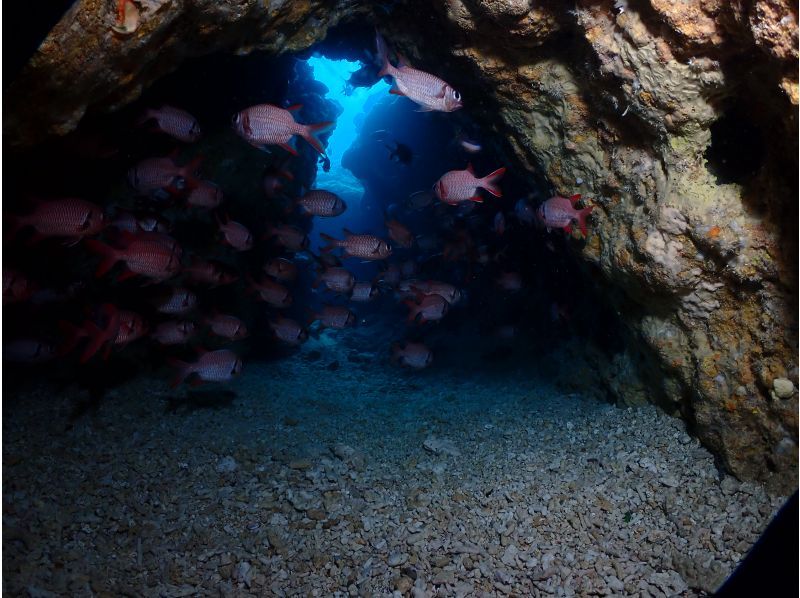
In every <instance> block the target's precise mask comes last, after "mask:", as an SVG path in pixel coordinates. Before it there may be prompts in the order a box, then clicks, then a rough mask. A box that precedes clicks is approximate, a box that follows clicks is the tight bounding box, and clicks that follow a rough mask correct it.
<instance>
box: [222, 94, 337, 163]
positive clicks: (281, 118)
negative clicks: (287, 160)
mask: <svg viewBox="0 0 800 598" xmlns="http://www.w3.org/2000/svg"><path fill="white" fill-rule="evenodd" d="M300 108H302V105H300V104H297V105H295V106H290V107H289V108H287V109H284V108H279V107H278V106H273V105H271V104H259V105H257V106H251V107H250V108H247V109H245V110H242V111H241V112H239V113H238V114H236V115H235V116H234V117H233V128H234V130H235V131H236V132H237V133H238V134H239V135H240V136H241V137H242V138H244V139H245V140H246V141H247V142H248V143H250V144H251V145H253V146H255V147H257V148H259V149H260V148H262V147H263V146H265V145H279V146H281V147H282V148H283V149H285V150H286V151H287V152H289V153H290V154H293V155H295V156H296V155H297V151H296V150H295V149H294V148H293V147H292V146H291V145H289V141H290V140H291V138H292V137H294V136H295V135H300V137H302V138H303V139H305V140H306V141H307V142H308V143H309V144H311V146H312V147H313V148H314V149H315V150H317V151H318V152H319V153H320V154H324V153H325V151H324V150H323V148H322V144H321V143H320V142H319V140H318V139H317V138H316V137H314V132H315V131H320V130H321V129H327V128H328V127H330V126H331V125H332V124H333V123H332V122H322V123H316V124H313V125H301V124H300V123H298V122H295V120H294V117H292V113H291V111H293V110H299V109H300Z"/></svg>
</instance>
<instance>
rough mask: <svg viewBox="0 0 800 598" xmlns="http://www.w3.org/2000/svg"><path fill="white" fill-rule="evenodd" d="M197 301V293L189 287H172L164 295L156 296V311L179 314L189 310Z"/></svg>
mask: <svg viewBox="0 0 800 598" xmlns="http://www.w3.org/2000/svg"><path fill="white" fill-rule="evenodd" d="M196 303H197V295H195V294H194V293H192V292H191V291H190V290H189V289H184V288H180V287H178V288H174V289H171V290H170V292H169V294H168V295H166V296H164V297H159V298H157V301H156V302H155V306H156V311H157V312H158V313H162V314H170V315H180V314H185V313H186V312H188V311H190V310H191V309H192V308H193V307H194V306H195V304H196Z"/></svg>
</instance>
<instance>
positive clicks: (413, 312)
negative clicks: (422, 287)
mask: <svg viewBox="0 0 800 598" xmlns="http://www.w3.org/2000/svg"><path fill="white" fill-rule="evenodd" d="M403 305H405V306H406V307H407V308H408V309H409V312H408V318H407V320H408V321H409V322H413V321H415V320H416V319H417V314H419V305H417V304H416V303H414V301H413V300H412V299H405V300H403Z"/></svg>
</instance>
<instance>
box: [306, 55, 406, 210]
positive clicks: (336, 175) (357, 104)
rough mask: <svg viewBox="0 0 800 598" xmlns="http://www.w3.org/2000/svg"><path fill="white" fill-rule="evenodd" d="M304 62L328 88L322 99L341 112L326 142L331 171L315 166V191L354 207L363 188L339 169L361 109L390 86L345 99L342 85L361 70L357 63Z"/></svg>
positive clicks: (359, 91) (375, 87)
mask: <svg viewBox="0 0 800 598" xmlns="http://www.w3.org/2000/svg"><path fill="white" fill-rule="evenodd" d="M306 62H307V64H308V65H309V66H310V67H311V68H312V69H313V72H314V79H316V80H317V81H319V82H320V83H322V84H323V85H325V87H327V88H328V90H329V91H328V93H327V94H326V95H325V97H326V98H327V99H329V100H333V101H335V102H337V103H338V104H339V105H340V106H341V107H342V108H343V110H344V111H343V112H342V113H341V114H340V115H339V117H338V118H337V119H336V128H335V129H334V130H333V134H332V135H331V136H330V138H329V139H328V147H327V150H326V152H327V154H328V157H329V158H330V160H331V170H330V172H325V171H324V170H322V165H321V164H320V165H318V167H317V182H316V185H315V187H316V188H318V189H326V190H328V191H332V192H333V193H336V194H337V195H339V197H341V198H342V199H344V200H345V202H346V203H347V205H348V206H357V205H358V204H359V202H360V201H361V197H362V196H363V194H364V187H363V186H362V185H361V183H360V182H359V180H358V179H357V178H355V177H354V176H353V175H352V173H351V172H350V171H349V170H347V169H346V168H343V167H342V156H343V155H344V153H345V152H346V151H347V149H348V148H349V147H350V145H352V143H353V141H354V140H355V139H356V136H357V135H358V131H359V128H360V122H361V121H363V116H362V117H359V115H360V114H364V113H365V112H366V111H365V110H364V106H365V105H369V106H371V105H372V104H374V101H375V100H377V99H378V98H374V100H373V101H372V102H369V100H370V99H371V98H373V97H374V96H381V97H385V96H386V95H387V94H388V93H389V89H390V88H391V86H390V85H389V84H388V83H386V82H385V81H383V80H380V81H378V82H377V83H376V84H375V85H373V86H372V87H370V88H366V87H356V88H355V89H353V91H352V93H351V94H350V95H346V94H345V83H346V82H347V80H348V79H349V78H350V75H352V74H353V73H354V72H355V71H357V70H358V69H359V68H361V66H362V64H361V63H360V62H351V61H349V60H331V59H329V58H325V57H324V56H320V57H317V56H313V57H311V58H309V59H308V60H307V61H306ZM368 102H369V104H368ZM356 120H358V121H359V123H358V124H357V123H356Z"/></svg>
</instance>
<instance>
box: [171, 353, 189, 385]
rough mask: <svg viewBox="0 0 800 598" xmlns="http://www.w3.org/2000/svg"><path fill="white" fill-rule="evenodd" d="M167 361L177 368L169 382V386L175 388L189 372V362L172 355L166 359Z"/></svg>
mask: <svg viewBox="0 0 800 598" xmlns="http://www.w3.org/2000/svg"><path fill="white" fill-rule="evenodd" d="M167 363H168V364H169V365H170V366H172V367H174V368H176V370H177V371H176V372H175V375H174V376H173V377H172V380H170V383H169V386H170V388H176V387H177V386H178V385H179V384H180V383H181V382H183V381H184V380H186V377H187V376H188V375H189V374H190V364H188V363H187V362H185V361H181V360H180V359H175V358H173V357H170V358H169V359H167Z"/></svg>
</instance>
